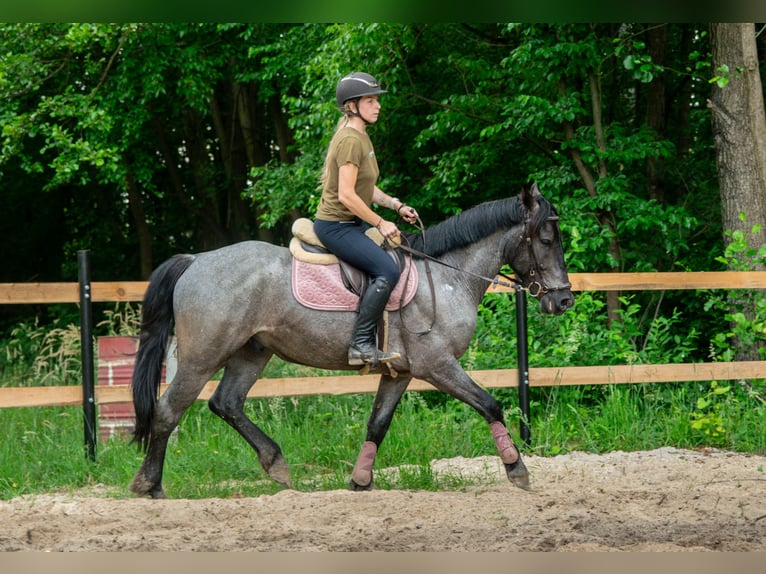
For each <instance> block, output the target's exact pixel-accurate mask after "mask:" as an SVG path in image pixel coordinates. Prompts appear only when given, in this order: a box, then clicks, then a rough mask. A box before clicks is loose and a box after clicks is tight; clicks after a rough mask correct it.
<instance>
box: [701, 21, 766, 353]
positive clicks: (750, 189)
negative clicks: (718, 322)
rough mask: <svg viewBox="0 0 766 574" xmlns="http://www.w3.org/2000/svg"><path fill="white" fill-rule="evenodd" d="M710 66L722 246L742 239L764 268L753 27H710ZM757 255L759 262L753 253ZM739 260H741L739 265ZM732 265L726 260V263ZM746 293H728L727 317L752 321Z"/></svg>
mask: <svg viewBox="0 0 766 574" xmlns="http://www.w3.org/2000/svg"><path fill="white" fill-rule="evenodd" d="M710 32H711V43H712V49H713V67H714V69H715V72H716V74H717V76H716V80H717V81H716V82H715V83H714V86H713V91H712V94H711V96H710V103H709V107H710V110H711V119H712V124H713V134H714V138H715V149H716V162H717V166H718V179H719V182H720V188H721V213H722V216H723V232H724V241H725V243H726V244H729V243H731V242H732V241H733V240H734V239H735V238H737V237H741V238H742V239H744V241H745V242H746V243H747V244H748V246H749V248H748V249H747V250H746V251H745V252H744V253H741V254H740V256H739V258H738V259H739V261H738V262H737V267H739V268H741V266H742V265H743V263H745V265H746V267H748V268H752V269H764V265H763V259H762V258H763V254H764V250H763V249H764V248H763V246H764V245H766V115H765V114H764V104H763V85H762V83H761V75H760V70H759V63H758V54H757V49H756V41H755V26H754V24H748V23H745V24H739V23H736V24H712V25H711V26H710ZM759 251H760V253H761V256H760V258H759V257H757V254H758V253H759ZM743 259H744V261H743ZM730 266H731V261H730ZM747 295H748V294H747V293H745V294H736V293H735V294H733V295H732V297H731V305H732V316H734V315H735V314H736V312H738V311H739V312H741V313H742V314H743V315H744V317H745V319H746V320H748V321H753V320H754V319H755V318H756V316H757V313H758V308H757V306H756V301H755V300H754V299H753V298H752V297H748V296H747ZM764 344H766V341H763V340H761V341H760V342H758V341H756V344H754V345H753V344H751V345H747V344H746V343H745V342H744V341H741V340H740V341H739V342H738V353H737V355H738V358H740V359H750V360H755V359H758V358H759V351H758V349H759V347H763V346H764Z"/></svg>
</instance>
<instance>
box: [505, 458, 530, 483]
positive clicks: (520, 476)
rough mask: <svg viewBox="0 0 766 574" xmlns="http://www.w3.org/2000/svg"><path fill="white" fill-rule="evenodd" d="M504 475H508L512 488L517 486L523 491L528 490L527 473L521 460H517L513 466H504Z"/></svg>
mask: <svg viewBox="0 0 766 574" xmlns="http://www.w3.org/2000/svg"><path fill="white" fill-rule="evenodd" d="M505 473H506V475H508V480H510V481H511V482H512V483H513V485H514V486H518V487H519V488H522V489H524V490H529V488H530V485H529V471H527V467H526V466H524V463H523V462H522V460H521V459H519V460H517V461H516V462H514V463H513V464H506V465H505Z"/></svg>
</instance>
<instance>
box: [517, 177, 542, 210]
mask: <svg viewBox="0 0 766 574" xmlns="http://www.w3.org/2000/svg"><path fill="white" fill-rule="evenodd" d="M539 197H542V194H541V193H540V189H539V188H538V187H537V183H533V184H532V187H531V188H530V189H527V187H526V186H524V187H522V188H521V201H522V202H523V203H524V207H526V208H527V211H529V212H532V211H534V210H535V209H537V205H538V202H537V199H538V198H539Z"/></svg>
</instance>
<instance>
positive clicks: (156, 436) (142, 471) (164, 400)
mask: <svg viewBox="0 0 766 574" xmlns="http://www.w3.org/2000/svg"><path fill="white" fill-rule="evenodd" d="M210 375H212V373H210ZM210 375H206V374H197V373H190V372H189V371H188V370H184V367H183V365H179V369H178V372H177V373H176V376H175V377H174V378H173V381H172V383H171V384H170V386H169V387H168V389H167V391H165V393H164V394H163V395H162V396H161V397H160V399H159V401H158V402H157V410H156V411H155V415H154V419H153V421H152V430H151V437H150V440H149V448H148V449H147V451H146V456H145V457H144V461H143V463H142V464H141V468H139V469H138V472H137V473H136V476H135V477H134V478H133V481H132V482H131V483H130V490H131V491H132V492H134V493H136V494H138V495H139V496H142V495H145V494H149V495H150V496H151V497H152V498H166V497H165V491H164V490H163V488H162V468H163V465H164V463H165V452H166V450H167V446H168V439H169V438H170V434H171V433H172V432H173V430H174V429H175V428H176V427H177V426H178V422H179V421H180V420H181V416H182V415H183V414H184V412H186V409H188V408H189V407H190V406H191V405H192V403H193V402H194V401H195V400H196V399H197V397H198V396H199V393H200V391H202V388H203V387H204V386H205V383H206V382H207V381H208V379H209V376H210Z"/></svg>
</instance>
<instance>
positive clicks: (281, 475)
mask: <svg viewBox="0 0 766 574" xmlns="http://www.w3.org/2000/svg"><path fill="white" fill-rule="evenodd" d="M266 472H267V473H268V475H269V478H271V479H272V480H274V481H276V482H278V483H279V484H281V485H282V486H284V487H285V488H292V482H291V480H290V467H289V466H287V462H285V459H284V457H283V456H282V455H279V456H277V457H275V458H274V460H273V461H272V463H271V466H269V468H268V470H267V471H266Z"/></svg>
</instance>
